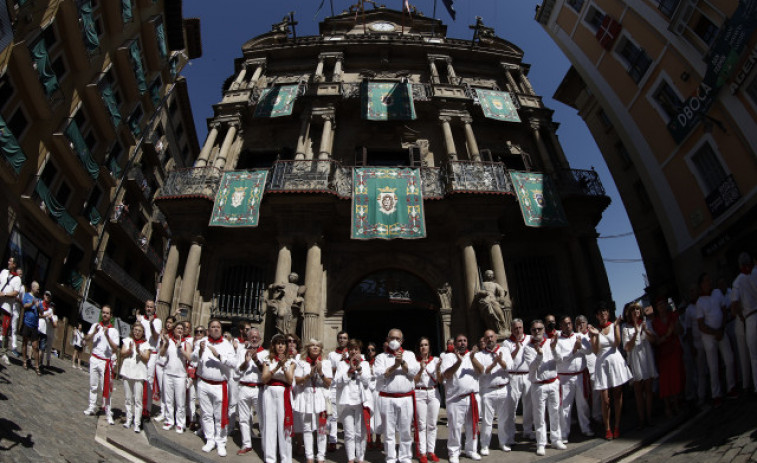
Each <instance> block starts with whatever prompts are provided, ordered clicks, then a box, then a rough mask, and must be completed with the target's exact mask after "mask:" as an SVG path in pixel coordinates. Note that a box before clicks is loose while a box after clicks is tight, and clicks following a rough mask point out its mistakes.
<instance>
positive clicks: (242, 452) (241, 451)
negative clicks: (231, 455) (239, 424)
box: [237, 447, 252, 455]
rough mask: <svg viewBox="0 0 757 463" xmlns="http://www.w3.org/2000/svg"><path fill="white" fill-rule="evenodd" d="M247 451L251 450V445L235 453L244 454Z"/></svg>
mask: <svg viewBox="0 0 757 463" xmlns="http://www.w3.org/2000/svg"><path fill="white" fill-rule="evenodd" d="M247 452H252V447H246V448H243V449H241V450H240V451H238V452H237V455H244V454H245V453H247Z"/></svg>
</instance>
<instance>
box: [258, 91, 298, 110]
mask: <svg viewBox="0 0 757 463" xmlns="http://www.w3.org/2000/svg"><path fill="white" fill-rule="evenodd" d="M299 88H300V87H299V85H297V84H294V85H276V86H274V87H271V88H266V89H264V90H263V91H262V92H261V93H260V98H258V105H257V106H255V117H282V116H289V115H291V114H292V108H294V100H296V99H297V91H298V90H299Z"/></svg>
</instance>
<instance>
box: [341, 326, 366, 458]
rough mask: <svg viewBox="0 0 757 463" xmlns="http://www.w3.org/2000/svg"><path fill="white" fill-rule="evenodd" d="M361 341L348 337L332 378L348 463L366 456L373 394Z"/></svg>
mask: <svg viewBox="0 0 757 463" xmlns="http://www.w3.org/2000/svg"><path fill="white" fill-rule="evenodd" d="M362 349H363V343H361V342H360V341H358V340H357V339H350V341H349V342H348V343H347V351H348V352H349V356H348V357H347V358H346V359H345V360H343V361H341V362H339V365H337V368H336V375H335V377H334V381H335V382H336V398H337V406H338V407H339V412H338V416H339V418H340V419H341V420H342V426H343V427H344V448H345V450H346V451H347V460H348V462H349V463H354V462H362V461H363V460H364V459H365V445H366V441H367V439H368V433H369V432H370V422H371V410H372V409H373V395H372V394H371V391H370V387H369V386H370V381H371V367H370V365H369V364H368V362H366V361H365V360H363V357H362V355H361V354H360V352H361V350H362Z"/></svg>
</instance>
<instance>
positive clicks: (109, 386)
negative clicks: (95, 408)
mask: <svg viewBox="0 0 757 463" xmlns="http://www.w3.org/2000/svg"><path fill="white" fill-rule="evenodd" d="M92 357H94V358H96V359H100V360H102V361H104V362H105V374H104V375H103V398H105V399H110V393H111V391H112V390H113V383H111V382H110V374H111V373H110V359H109V358H108V359H106V358H102V357H100V356H99V355H97V354H92Z"/></svg>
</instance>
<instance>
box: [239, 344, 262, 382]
mask: <svg viewBox="0 0 757 463" xmlns="http://www.w3.org/2000/svg"><path fill="white" fill-rule="evenodd" d="M257 349H261V350H257ZM253 351H254V352H255V354H254V355H256V356H257V357H258V361H259V362H261V365H260V366H261V367H262V366H263V365H262V362H263V360H264V359H265V358H266V357H268V351H267V350H265V349H262V348H255V349H253ZM246 359H247V348H246V347H244V346H242V347H241V348H240V349H237V368H236V370H237V372H238V373H239V382H240V383H255V384H260V383H262V382H263V371H262V370H261V369H260V368H258V366H257V364H255V362H254V359H253V361H250V362H247V369H245V370H242V364H243V363H244V362H245V360H246Z"/></svg>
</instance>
